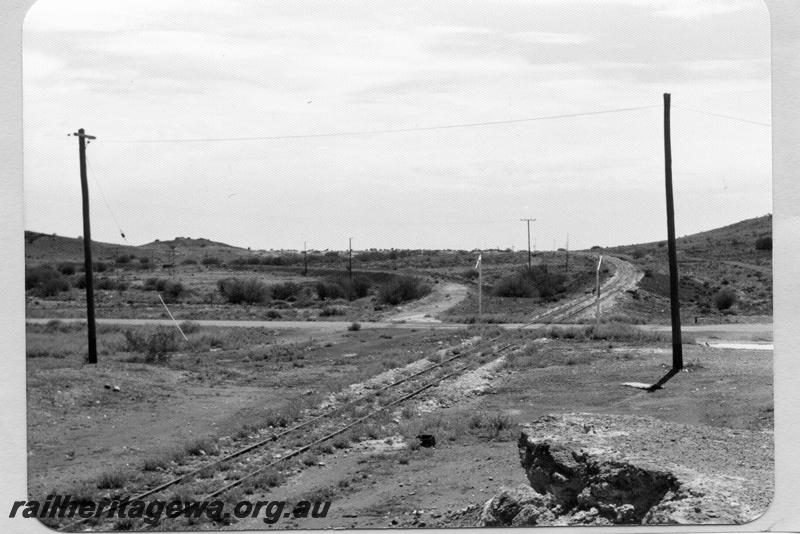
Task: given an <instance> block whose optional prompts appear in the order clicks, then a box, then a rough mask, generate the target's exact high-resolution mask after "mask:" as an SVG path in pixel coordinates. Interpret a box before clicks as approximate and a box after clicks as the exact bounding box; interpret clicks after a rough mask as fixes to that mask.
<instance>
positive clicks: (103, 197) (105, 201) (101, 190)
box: [86, 158, 128, 243]
mask: <svg viewBox="0 0 800 534" xmlns="http://www.w3.org/2000/svg"><path fill="white" fill-rule="evenodd" d="M86 165H87V167H89V171H91V172H90V173H89V175H90V176H91V177H92V181H93V182H94V183H95V185H96V186H97V190H98V191H100V197H101V198H102V199H103V203H105V205H106V209H108V213H109V215H111V218H112V219H113V220H114V224H115V225H117V230H118V231H119V235H120V236H122V240H123V241H125V242H126V243H127V242H128V240H127V239H125V232H123V231H122V227H121V226H120V225H119V221H117V217H116V216H115V215H114V211H113V210H112V209H111V205H110V204H109V203H108V199H107V198H106V194H105V192H103V187H102V186H101V185H100V182H99V181H98V180H97V177H96V173H95V172H94V168H93V167H92V164H91V163H89V159H88V158H87V159H86Z"/></svg>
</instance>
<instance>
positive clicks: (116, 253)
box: [25, 230, 253, 265]
mask: <svg viewBox="0 0 800 534" xmlns="http://www.w3.org/2000/svg"><path fill="white" fill-rule="evenodd" d="M252 254H253V253H252V252H250V251H249V250H247V249H244V248H240V247H234V246H231V245H227V244H225V243H219V242H216V241H211V240H210V239H205V238H196V239H195V238H190V237H176V238H175V239H170V240H167V241H160V240H156V241H153V242H152V243H146V244H144V245H138V246H133V245H118V244H114V243H103V242H100V241H92V259H93V260H94V261H98V262H113V261H115V260H116V259H117V258H118V257H120V256H123V255H125V256H133V257H134V258H148V259H149V260H150V261H152V262H153V263H155V264H166V263H170V262H174V263H180V262H181V261H184V260H187V259H191V260H195V261H201V260H202V259H203V258H207V257H215V258H218V259H219V260H221V261H228V260H231V259H234V258H238V257H248V256H251V255H252ZM82 261H83V239H82V238H80V237H64V236H59V235H56V234H43V233H41V232H33V231H27V230H26V231H25V262H26V264H28V265H38V264H41V263H53V264H55V263H61V262H82Z"/></svg>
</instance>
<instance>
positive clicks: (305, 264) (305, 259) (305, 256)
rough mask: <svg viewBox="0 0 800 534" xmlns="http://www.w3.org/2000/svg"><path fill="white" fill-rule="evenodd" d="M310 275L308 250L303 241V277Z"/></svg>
mask: <svg viewBox="0 0 800 534" xmlns="http://www.w3.org/2000/svg"><path fill="white" fill-rule="evenodd" d="M307 275H308V249H307V248H306V242H305V241H303V276H307Z"/></svg>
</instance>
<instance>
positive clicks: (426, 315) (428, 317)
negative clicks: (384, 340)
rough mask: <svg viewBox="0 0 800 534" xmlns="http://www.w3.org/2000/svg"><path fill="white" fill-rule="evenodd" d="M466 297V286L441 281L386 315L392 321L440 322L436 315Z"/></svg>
mask: <svg viewBox="0 0 800 534" xmlns="http://www.w3.org/2000/svg"><path fill="white" fill-rule="evenodd" d="M466 297H467V286H465V285H463V284H459V283H456V282H443V283H441V284H437V285H435V286H434V287H433V290H432V291H431V292H430V293H429V294H428V295H426V296H425V297H423V298H421V299H419V300H416V301H414V302H410V303H409V304H407V305H405V306H402V307H401V308H400V311H399V313H397V314H396V315H393V316H390V317H388V320H389V321H390V322H392V323H441V321H440V320H439V319H437V318H436V316H437V315H439V314H440V313H442V312H443V311H445V310H447V309H449V308H451V307H453V306H455V305H456V304H458V303H459V302H461V301H462V300H464V299H465V298H466Z"/></svg>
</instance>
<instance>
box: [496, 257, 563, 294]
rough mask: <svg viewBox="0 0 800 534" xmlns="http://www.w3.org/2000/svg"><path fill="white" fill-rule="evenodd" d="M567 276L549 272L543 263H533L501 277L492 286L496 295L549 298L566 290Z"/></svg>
mask: <svg viewBox="0 0 800 534" xmlns="http://www.w3.org/2000/svg"><path fill="white" fill-rule="evenodd" d="M566 282H567V278H566V276H564V275H563V274H560V273H551V272H550V271H549V270H548V268H547V266H545V265H535V266H533V267H532V268H531V269H523V270H520V271H518V272H516V273H514V274H511V275H508V276H505V277H503V278H501V279H500V280H499V281H498V282H497V284H495V286H494V294H495V295H496V296H498V297H523V298H530V297H541V298H543V299H545V300H550V299H552V298H553V297H555V296H556V295H558V294H560V293H564V292H565V291H566Z"/></svg>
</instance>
